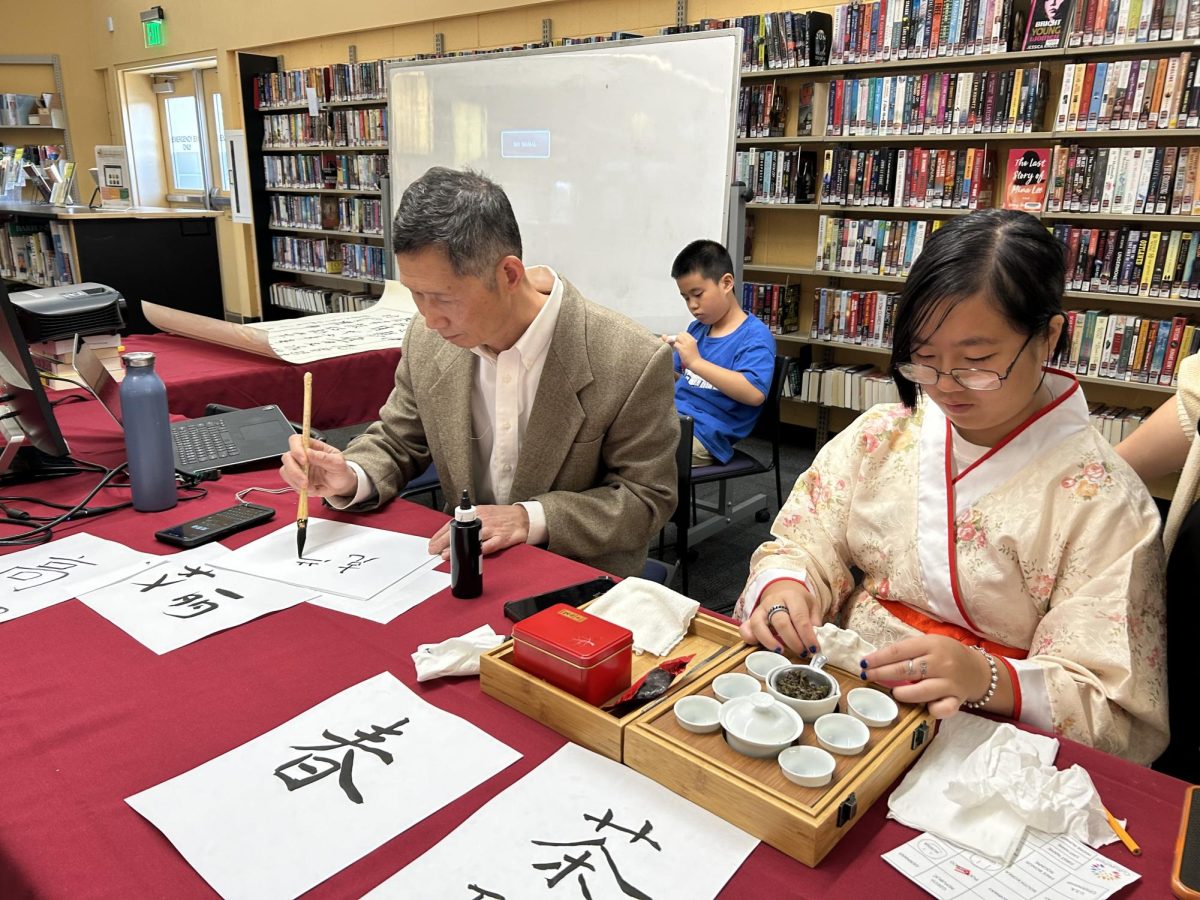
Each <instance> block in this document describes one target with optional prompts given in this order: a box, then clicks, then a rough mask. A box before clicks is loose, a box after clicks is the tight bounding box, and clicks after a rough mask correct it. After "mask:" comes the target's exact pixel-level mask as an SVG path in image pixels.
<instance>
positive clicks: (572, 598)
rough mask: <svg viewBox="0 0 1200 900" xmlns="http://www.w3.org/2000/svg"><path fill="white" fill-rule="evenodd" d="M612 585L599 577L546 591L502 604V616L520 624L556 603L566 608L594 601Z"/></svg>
mask: <svg viewBox="0 0 1200 900" xmlns="http://www.w3.org/2000/svg"><path fill="white" fill-rule="evenodd" d="M614 585H616V582H615V581H613V580H612V579H611V578H609V577H608V576H607V575H601V576H600V577H599V578H593V579H591V580H590V581H583V582H580V583H579V584H572V585H568V586H567V587H563V588H556V589H555V590H553V591H547V592H546V593H544V594H538V595H537V596H536V597H526V598H525V599H524V600H510V601H509V602H508V603H505V604H504V615H505V616H506V617H507V618H509V619H511V620H512V621H514V622H520V621H521V620H522V619H528V618H529V617H530V616H532V615H533V614H534V613H539V612H541V611H542V610H543V609H549V608H550V607H551V606H554V604H556V603H565V604H567V605H568V606H583V604H585V603H587V602H588V601H589V600H595V599H596V598H597V597H599V596H600V595H601V594H603V593H605V592H606V591H607V590H609V589H610V588H612V587H613V586H614Z"/></svg>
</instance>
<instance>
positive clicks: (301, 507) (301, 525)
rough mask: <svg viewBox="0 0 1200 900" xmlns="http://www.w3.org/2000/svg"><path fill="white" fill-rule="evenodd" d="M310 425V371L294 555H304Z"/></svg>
mask: <svg viewBox="0 0 1200 900" xmlns="http://www.w3.org/2000/svg"><path fill="white" fill-rule="evenodd" d="M311 425H312V372H305V373H304V421H303V423H302V427H301V429H300V441H301V443H302V444H303V445H304V489H303V490H301V491H300V501H299V502H298V503H297V504H296V556H304V539H305V537H306V535H307V533H308V429H309V427H310V426H311Z"/></svg>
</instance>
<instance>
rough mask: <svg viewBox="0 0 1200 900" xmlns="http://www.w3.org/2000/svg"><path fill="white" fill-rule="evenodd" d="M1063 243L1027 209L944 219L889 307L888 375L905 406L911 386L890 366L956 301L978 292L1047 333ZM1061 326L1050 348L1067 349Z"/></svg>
mask: <svg viewBox="0 0 1200 900" xmlns="http://www.w3.org/2000/svg"><path fill="white" fill-rule="evenodd" d="M1065 267H1066V248H1065V247H1064V246H1063V244H1062V242H1061V241H1059V240H1057V239H1055V238H1054V237H1053V236H1052V235H1051V234H1050V232H1049V231H1047V230H1046V228H1045V226H1043V225H1042V224H1041V223H1040V222H1039V221H1038V220H1037V219H1035V218H1034V217H1033V216H1031V215H1029V213H1024V212H1018V211H1017V210H1012V209H985V210H979V211H977V212H973V213H971V214H970V215H967V216H963V217H962V218H959V219H953V220H951V221H950V222H948V223H947V224H946V225H943V226H942V227H941V228H939V229H938V230H937V231H935V232H934V233H933V235H932V236H931V237H930V238H929V239H928V240H926V242H925V249H924V250H922V251H921V255H920V256H919V257H917V260H916V261H915V262H914V263H913V266H912V270H911V271H910V272H909V275H908V280H907V281H906V282H905V285H904V291H903V293H902V294H901V297H900V304H899V306H898V307H897V310H896V327H895V332H894V337H893V340H892V378H893V379H895V382H896V388H897V389H898V390H899V392H900V400H901V401H902V402H903V403H904V405H905V406H907V407H909V408H910V409H911V408H912V407H914V406H915V405H916V402H917V386H916V385H915V384H913V382H911V381H909V380H908V379H907V378H905V377H904V376H903V375H901V374H900V373H899V372H898V371H897V370H896V367H897V366H899V365H900V364H902V363H906V362H910V361H911V360H912V351H913V347H914V346H916V344H917V343H918V341H919V339H921V338H924V337H927V336H928V335H929V334H930V333H932V332H933V331H936V330H937V328H938V327H939V326H940V325H941V324H942V322H943V321H945V319H946V316H948V315H949V314H950V310H951V309H953V307H954V305H955V304H956V303H957V302H958V301H960V300H966V299H967V298H968V297H975V296H984V297H987V298H988V299H990V300H991V301H992V302H993V303H995V304H996V307H997V308H998V309H999V310H1000V312H1001V313H1002V314H1003V315H1004V318H1005V319H1007V320H1008V322H1009V324H1010V325H1012V327H1013V328H1014V329H1015V330H1017V331H1018V332H1020V333H1021V334H1025V335H1031V334H1041V335H1046V334H1047V333H1048V332H1049V328H1050V321H1051V320H1052V319H1053V318H1054V317H1055V316H1064V315H1065V314H1064V313H1063V308H1062V295H1063V278H1064V274H1065ZM1066 345H1067V329H1066V328H1063V329H1062V331H1061V332H1060V333H1059V338H1058V346H1057V347H1055V348H1054V353H1056V354H1057V353H1059V352H1061V351H1062V350H1064V349H1065V348H1066Z"/></svg>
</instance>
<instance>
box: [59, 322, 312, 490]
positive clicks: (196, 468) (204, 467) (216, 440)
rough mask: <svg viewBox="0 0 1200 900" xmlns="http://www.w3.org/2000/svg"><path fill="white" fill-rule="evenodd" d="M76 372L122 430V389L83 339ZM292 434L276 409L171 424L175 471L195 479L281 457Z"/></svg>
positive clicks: (78, 348) (78, 342)
mask: <svg viewBox="0 0 1200 900" xmlns="http://www.w3.org/2000/svg"><path fill="white" fill-rule="evenodd" d="M75 371H77V372H78V373H79V377H80V379H82V381H83V382H84V384H86V385H87V387H88V390H90V391H91V392H92V394H93V395H95V397H96V399H97V400H99V401H100V405H101V406H103V407H104V409H105V411H107V412H108V414H109V415H110V416H112V417H113V419H114V420H115V421H116V422H117V424H118V425H120V424H122V423H121V393H120V385H119V384H118V383H117V381H116V379H114V378H113V377H112V375H111V374H110V373H109V371H108V369H106V368H105V367H104V363H103V361H101V359H100V357H99V356H97V355H96V353H95V351H93V350H92V349H91V348H90V347H89V346H88V345H87V344H86V343H84V342H83V341H81V340H79V339H76V341H75ZM292 434H294V431H293V429H292V425H291V423H290V422H288V420H287V418H286V417H285V416H284V414H283V412H282V411H281V410H280V409H279V407H278V406H274V405H271V406H258V407H255V408H253V409H235V410H231V411H229V412H222V413H218V414H217V415H212V416H202V417H200V418H198V419H185V420H184V421H182V422H172V423H171V443H172V444H173V445H174V447H175V470H176V471H178V472H181V473H183V474H185V475H192V476H196V475H200V474H202V473H204V472H211V471H213V470H215V469H230V468H233V467H234V466H240V465H245V464H247V463H252V462H258V461H259V460H263V459H271V458H273V457H278V456H280V455H282V454H283V453H286V452H287V449H288V438H289V437H291V435H292Z"/></svg>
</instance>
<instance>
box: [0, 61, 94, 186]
mask: <svg viewBox="0 0 1200 900" xmlns="http://www.w3.org/2000/svg"><path fill="white" fill-rule="evenodd" d="M10 92H19V93H24V94H35V95H36V94H40V93H49V92H53V93H54V94H56V95H57V97H58V103H59V108H60V109H61V110H62V125H61V126H58V125H48V124H45V123H39V124H37V125H4V124H0V145H5V144H62V145H63V146H64V147H65V148H66V152H67V159H68V160H72V161H74V160H75V153H74V150H73V148H72V147H71V130H70V127H69V121H68V119H67V105H66V104H67V97H66V94H65V93H64V92H63V78H62V66H61V65H60V64H59V61H58V54H57V53H53V54H49V55H45V56H17V55H0V94H2V93H10ZM2 121H3V119H2V118H0V123H2ZM84 168H87V167H86V166H85V167H84Z"/></svg>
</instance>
